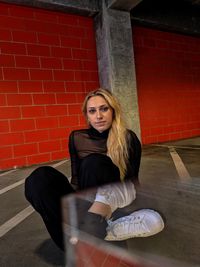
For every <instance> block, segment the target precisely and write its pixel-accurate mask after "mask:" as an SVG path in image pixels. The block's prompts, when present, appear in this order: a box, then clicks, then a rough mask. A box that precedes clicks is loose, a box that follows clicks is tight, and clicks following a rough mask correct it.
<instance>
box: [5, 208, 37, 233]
mask: <svg viewBox="0 0 200 267" xmlns="http://www.w3.org/2000/svg"><path fill="white" fill-rule="evenodd" d="M33 212H34V209H33V208H32V207H31V206H28V207H27V208H25V209H24V210H22V211H21V212H19V213H18V214H17V215H15V216H14V217H12V218H11V219H10V220H8V221H7V222H5V223H4V224H2V225H1V226H0V237H2V236H4V235H5V234H6V233H7V232H9V231H10V230H12V229H13V228H14V227H15V226H17V225H18V224H19V223H20V222H22V221H23V220H24V219H26V218H27V217H28V216H29V215H31V214H32V213H33Z"/></svg>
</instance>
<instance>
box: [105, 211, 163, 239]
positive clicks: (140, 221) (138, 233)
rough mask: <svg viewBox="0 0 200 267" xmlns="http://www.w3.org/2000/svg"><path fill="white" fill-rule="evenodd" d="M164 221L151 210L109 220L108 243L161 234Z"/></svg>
mask: <svg viewBox="0 0 200 267" xmlns="http://www.w3.org/2000/svg"><path fill="white" fill-rule="evenodd" d="M163 228H164V221H163V219H162V217H161V216H160V214H159V213H158V212H156V211H154V210H151V209H142V210H138V211H135V212H133V213H131V214H130V215H128V216H124V217H121V218H119V219H117V220H115V221H110V220H108V227H107V229H106V230H107V236H106V237H105V240H107V241H120V240H126V239H129V238H134V237H148V236H152V235H155V234H157V233H159V232H161V231H162V230H163Z"/></svg>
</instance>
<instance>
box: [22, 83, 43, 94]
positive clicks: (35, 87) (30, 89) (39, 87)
mask: <svg viewBox="0 0 200 267" xmlns="http://www.w3.org/2000/svg"><path fill="white" fill-rule="evenodd" d="M18 86H19V92H20V93H34V92H43V84H42V81H18Z"/></svg>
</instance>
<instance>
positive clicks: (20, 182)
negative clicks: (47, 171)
mask: <svg viewBox="0 0 200 267" xmlns="http://www.w3.org/2000/svg"><path fill="white" fill-rule="evenodd" d="M67 161H69V160H68V159H66V160H63V161H60V162H58V163H55V164H52V165H50V166H52V167H54V168H56V167H58V166H60V165H62V164H64V163H65V162H67ZM13 171H16V170H12V171H8V172H6V173H3V174H9V173H11V172H13ZM24 182H25V179H22V180H20V181H18V182H16V183H14V184H11V185H9V186H6V187H5V188H3V189H0V195H2V194H3V193H6V192H7V191H9V190H11V189H13V188H15V187H17V186H19V185H21V184H23V183H24Z"/></svg>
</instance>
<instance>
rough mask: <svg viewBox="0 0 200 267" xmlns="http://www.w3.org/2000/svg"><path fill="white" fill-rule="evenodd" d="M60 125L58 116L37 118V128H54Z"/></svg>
mask: <svg viewBox="0 0 200 267" xmlns="http://www.w3.org/2000/svg"><path fill="white" fill-rule="evenodd" d="M57 127H58V119H57V117H47V118H38V119H36V128H37V129H52V128H57Z"/></svg>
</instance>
